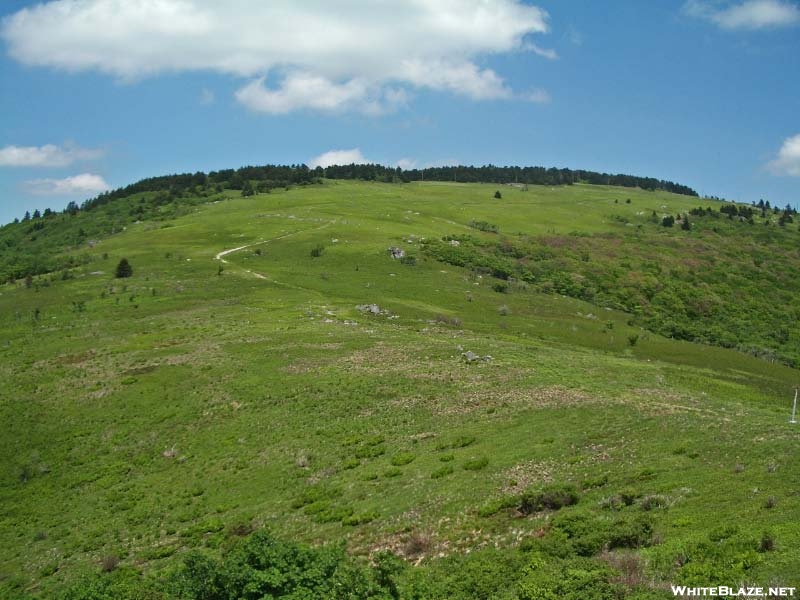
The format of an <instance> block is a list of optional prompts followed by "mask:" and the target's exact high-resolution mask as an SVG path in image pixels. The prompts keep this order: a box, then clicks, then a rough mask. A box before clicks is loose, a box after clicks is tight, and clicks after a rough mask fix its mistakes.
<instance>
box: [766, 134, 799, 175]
mask: <svg viewBox="0 0 800 600" xmlns="http://www.w3.org/2000/svg"><path fill="white" fill-rule="evenodd" d="M767 166H768V167H769V170H770V171H772V172H773V173H774V174H776V175H791V176H793V177H800V133H798V134H797V135H795V136H792V137H790V138H786V140H784V142H783V146H781V149H780V150H779V151H778V156H777V158H776V159H775V160H773V161H772V162H770V163H769V165H767Z"/></svg>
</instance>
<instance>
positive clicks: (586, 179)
mask: <svg viewBox="0 0 800 600" xmlns="http://www.w3.org/2000/svg"><path fill="white" fill-rule="evenodd" d="M323 178H327V179H355V180H363V181H380V182H386V183H408V182H412V181H455V182H460V183H496V184H504V185H505V184H519V185H550V186H553V185H573V184H575V183H588V184H592V185H613V186H621V187H640V188H642V189H645V190H664V191H667V192H672V193H675V194H682V195H686V196H697V195H698V194H697V192H696V191H695V190H693V189H692V188H690V187H688V186H685V185H681V184H679V183H674V182H672V181H665V180H662V179H655V178H653V177H636V176H634V175H622V174H616V175H612V174H609V173H599V172H596V171H586V170H583V169H578V170H573V169H556V168H545V167H519V166H505V167H499V166H495V165H484V166H481V167H474V166H464V165H459V166H444V167H427V168H424V169H401V168H400V167H396V168H392V167H387V166H384V165H379V164H349V165H333V166H329V167H315V168H313V169H312V168H310V167H308V166H307V165H304V164H299V165H263V166H245V167H240V168H238V169H223V170H220V171H210V172H209V173H204V172H202V171H198V172H196V173H177V174H172V175H161V176H158V177H148V178H145V179H141V180H140V181H137V182H135V183H132V184H130V185H127V186H124V187H120V188H117V189H115V190H111V191H108V192H103V193H102V194H99V195H98V196H96V197H94V198H91V199H89V200H86V201H85V202H83V203H82V204H80V205H79V204H78V203H77V202H70V203H69V204H68V205H67V207H66V208H65V209H64V210H63V213H66V214H71V215H74V214H76V213H77V212H78V211H81V210H83V211H90V210H93V209H95V208H98V207H100V206H104V205H106V204H108V203H109V202H113V201H114V200H117V199H120V198H127V197H129V196H132V195H134V194H139V193H142V192H161V193H162V194H163V195H162V196H161V198H162V199H163V202H164V203H166V202H169V201H171V200H173V199H175V198H179V197H181V196H185V195H187V194H198V193H214V192H217V193H219V192H222V191H223V190H226V189H228V190H241V191H242V195H244V196H250V195H253V194H255V193H265V192H269V191H270V190H271V189H275V188H285V187H288V186H293V185H308V184H312V183H320V182H321V180H322V179H323ZM54 214H55V213H54V211H52V210H50V209H49V208H48V209H46V210H45V211H44V213H43V214H41V213H39V211H36V212H35V213H34V214H33V215H31V214H30V213H29V212H27V213H26V214H25V216H24V217H23V219H22V220H23V221H29V220H31V219H37V218H40V217H49V216H52V215H54Z"/></svg>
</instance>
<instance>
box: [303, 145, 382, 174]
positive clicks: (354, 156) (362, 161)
mask: <svg viewBox="0 0 800 600" xmlns="http://www.w3.org/2000/svg"><path fill="white" fill-rule="evenodd" d="M371 162H372V161H371V160H367V159H366V157H365V156H364V155H363V154H361V150H360V149H358V148H353V149H351V150H329V151H328V152H323V153H322V154H320V155H319V156H315V157H314V158H312V159H311V161H310V162H309V163H308V166H309V167H311V168H312V169H314V168H316V167H322V168H325V167H330V166H331V165H351V164H356V165H366V164H369V163H371Z"/></svg>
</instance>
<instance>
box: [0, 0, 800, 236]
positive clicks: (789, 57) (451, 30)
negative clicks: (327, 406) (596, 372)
mask: <svg viewBox="0 0 800 600" xmlns="http://www.w3.org/2000/svg"><path fill="white" fill-rule="evenodd" d="M0 11H2V12H0V18H1V19H2V21H1V22H0V48H1V49H2V54H0V222H8V221H10V220H12V219H13V218H14V217H20V216H22V214H23V213H24V212H25V210H31V211H32V210H33V209H35V208H39V209H43V208H46V207H51V208H53V209H61V208H63V207H64V206H65V205H66V203H67V202H69V201H70V200H76V201H78V202H80V201H82V200H84V199H86V198H89V197H93V196H95V195H96V194H97V193H98V192H99V191H102V190H103V189H105V188H108V187H111V188H115V187H120V186H124V185H126V184H128V183H132V182H134V181H136V180H138V179H140V178H142V177H148V176H153V175H159V174H166V173H174V172H185V171H198V170H203V171H209V170H213V169H223V168H232V167H238V166H242V165H247V164H265V163H280V164H291V163H306V164H311V165H314V164H325V163H328V162H331V161H333V162H352V161H355V162H358V161H369V162H380V163H383V164H389V165H397V164H400V165H401V166H417V167H424V166H426V165H438V164H455V163H459V164H476V165H478V164H486V163H492V164H502V165H504V164H517V165H543V166H548V167H549V166H556V167H570V168H585V169H592V170H598V171H608V172H615V173H617V172H621V173H630V174H634V175H642V176H652V177H658V178H663V179H670V180H673V181H677V182H680V183H683V184H686V185H690V186H692V187H694V188H695V189H697V190H698V191H699V192H700V193H701V194H707V195H715V196H721V197H725V198H728V199H732V200H738V201H744V202H750V201H753V200H756V201H757V200H758V199H759V198H764V199H767V200H770V201H771V202H772V203H773V204H779V205H785V204H786V203H792V204H793V205H798V204H800V2H797V1H795V0H689V1H685V0H675V1H668V0H662V1H659V2H641V1H640V0H609V1H606V2H593V1H589V0H584V1H579V0H557V1H556V0H554V1H545V0H542V1H540V2H522V1H519V0H496V1H490V0H437V1H435V0H429V1H427V2H421V1H420V0H387V1H385V2H382V3H376V2H359V1H355V0H339V1H336V2H330V1H321V0H307V1H298V0H295V1H293V2H292V1H286V0H274V1H272V2H262V1H260V0H229V1H228V2H225V3H221V2H218V1H216V0H140V1H138V2H130V1H126V0H80V1H78V0H59V1H50V2H42V3H37V2H32V1H27V0H4V2H3V3H2V5H0Z"/></svg>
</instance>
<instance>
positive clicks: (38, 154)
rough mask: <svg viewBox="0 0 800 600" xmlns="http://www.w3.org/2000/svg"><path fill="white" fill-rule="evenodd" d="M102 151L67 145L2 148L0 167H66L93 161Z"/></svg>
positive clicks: (0, 150)
mask: <svg viewBox="0 0 800 600" xmlns="http://www.w3.org/2000/svg"><path fill="white" fill-rule="evenodd" d="M102 155H103V152H102V150H88V149H86V148H79V147H77V146H74V145H71V144H67V145H65V146H64V147H60V146H56V145H54V144H45V145H44V146H6V147H4V148H0V167H66V166H68V165H71V164H72V163H74V162H77V161H82V160H92V159H95V158H99V157H100V156H102Z"/></svg>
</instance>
